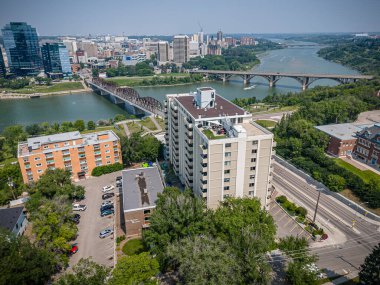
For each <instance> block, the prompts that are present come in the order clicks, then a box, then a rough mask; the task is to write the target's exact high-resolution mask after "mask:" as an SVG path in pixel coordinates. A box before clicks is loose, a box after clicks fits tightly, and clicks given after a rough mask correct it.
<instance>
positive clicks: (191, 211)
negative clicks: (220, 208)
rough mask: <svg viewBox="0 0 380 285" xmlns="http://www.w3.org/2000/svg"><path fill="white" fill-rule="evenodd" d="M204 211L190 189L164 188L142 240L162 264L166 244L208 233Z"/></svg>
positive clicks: (202, 205) (163, 264)
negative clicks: (182, 190) (181, 190)
mask: <svg viewBox="0 0 380 285" xmlns="http://www.w3.org/2000/svg"><path fill="white" fill-rule="evenodd" d="M207 214H208V212H207V210H206V207H205V205H204V202H203V201H202V200H201V199H198V198H197V197H194V195H193V193H192V191H191V190H189V189H187V190H185V191H184V192H180V191H179V190H178V189H177V188H175V187H166V188H165V189H164V191H163V193H162V194H159V196H158V199H157V201H156V209H155V210H154V212H153V213H152V215H151V218H150V227H149V229H148V230H146V231H145V232H144V235H143V241H144V243H145V244H146V245H147V246H148V248H149V249H150V250H151V251H152V252H153V253H155V254H157V257H158V259H159V262H160V264H161V266H163V267H165V266H166V261H167V259H166V256H165V252H166V248H167V246H168V245H169V244H170V243H172V242H175V241H178V240H180V239H182V238H184V237H188V236H195V235H199V234H202V233H205V232H207V230H206V229H207V227H208V223H207Z"/></svg>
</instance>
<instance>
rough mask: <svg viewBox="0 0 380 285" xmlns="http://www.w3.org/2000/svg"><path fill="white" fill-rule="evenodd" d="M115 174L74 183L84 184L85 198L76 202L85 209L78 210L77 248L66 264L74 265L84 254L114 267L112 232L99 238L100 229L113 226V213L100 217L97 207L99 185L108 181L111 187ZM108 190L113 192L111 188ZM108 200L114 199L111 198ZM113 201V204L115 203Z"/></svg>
mask: <svg viewBox="0 0 380 285" xmlns="http://www.w3.org/2000/svg"><path fill="white" fill-rule="evenodd" d="M119 175H121V171H118V172H114V173H110V174H106V175H103V176H100V177H93V178H89V179H87V180H81V181H79V182H77V183H76V184H77V185H81V186H84V187H85V191H86V194H85V195H86V198H85V200H83V201H81V202H80V204H85V205H86V206H87V209H86V211H84V212H78V213H79V214H80V215H81V219H80V223H79V224H78V229H79V231H78V234H79V235H78V238H77V239H76V241H75V242H76V243H78V248H79V250H78V252H77V253H76V254H74V255H73V256H72V257H71V259H70V266H73V265H75V264H76V263H77V262H78V261H79V260H80V259H81V258H88V257H92V260H93V261H95V262H97V263H99V264H103V265H106V266H109V267H113V266H114V250H115V241H114V238H113V235H111V236H109V237H106V238H104V239H101V238H99V232H100V231H101V230H103V229H105V228H108V227H111V228H112V229H114V215H110V216H106V217H100V206H101V204H102V202H103V200H102V194H103V192H102V191H101V189H102V187H103V186H106V185H110V184H112V185H114V186H115V180H116V177H117V176H119ZM110 192H114V193H115V189H114V190H112V191H110ZM110 192H107V193H110ZM115 194H116V193H115ZM110 200H113V201H114V200H115V197H113V198H111V199H110ZM114 204H115V207H117V205H116V203H114ZM115 212H116V211H115Z"/></svg>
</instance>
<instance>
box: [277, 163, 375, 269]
mask: <svg viewBox="0 0 380 285" xmlns="http://www.w3.org/2000/svg"><path fill="white" fill-rule="evenodd" d="M310 183H311V181H306V180H305V179H304V178H302V177H300V176H298V175H296V174H294V173H293V172H291V171H289V170H287V169H286V168H285V167H283V166H282V165H280V164H278V163H277V162H275V163H274V174H273V185H274V186H275V187H276V188H279V189H281V191H282V192H284V193H285V195H289V197H292V198H293V199H294V200H296V201H295V202H297V203H298V204H299V205H301V206H303V207H305V208H306V209H307V210H308V211H309V213H313V211H314V209H315V205H316V201H317V196H318V192H317V190H316V186H315V185H310ZM310 211H311V212H310ZM353 220H355V221H356V222H355V227H354V229H353V228H352V221H353ZM317 222H318V223H320V224H322V226H324V227H328V228H330V229H331V230H332V231H333V232H334V233H335V234H334V235H336V237H335V238H336V240H335V242H336V244H335V245H330V246H327V247H319V248H313V249H312V251H313V252H314V253H316V254H318V256H319V262H318V265H319V266H320V267H321V268H328V269H329V270H333V271H335V272H337V273H344V272H345V271H346V272H352V271H356V270H358V269H359V266H360V264H362V263H363V261H364V258H365V257H366V256H367V255H368V253H370V252H371V250H372V248H373V247H374V246H375V245H376V244H377V243H379V242H380V232H379V224H378V223H376V222H370V221H369V220H368V219H366V218H365V217H364V216H362V215H359V214H357V213H356V212H355V211H353V210H352V209H351V208H349V207H347V206H346V205H344V204H343V203H341V202H340V201H338V200H336V199H335V198H333V197H331V196H330V195H329V194H328V193H327V192H321V196H320V202H319V209H318V216H317Z"/></svg>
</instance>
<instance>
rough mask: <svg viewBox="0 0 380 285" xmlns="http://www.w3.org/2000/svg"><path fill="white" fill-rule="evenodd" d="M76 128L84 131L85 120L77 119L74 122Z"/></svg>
mask: <svg viewBox="0 0 380 285" xmlns="http://www.w3.org/2000/svg"><path fill="white" fill-rule="evenodd" d="M74 128H75V129H77V130H78V131H80V132H82V131H84V130H85V129H86V125H85V123H84V121H83V120H76V121H75V123H74Z"/></svg>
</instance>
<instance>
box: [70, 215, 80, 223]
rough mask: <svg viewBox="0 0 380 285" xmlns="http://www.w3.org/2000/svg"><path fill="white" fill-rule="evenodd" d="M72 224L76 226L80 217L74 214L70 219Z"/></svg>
mask: <svg viewBox="0 0 380 285" xmlns="http://www.w3.org/2000/svg"><path fill="white" fill-rule="evenodd" d="M71 220H72V221H73V222H74V223H76V224H79V221H80V215H79V214H75V215H74V216H73V217H72V219H71Z"/></svg>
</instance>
